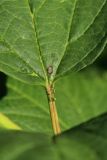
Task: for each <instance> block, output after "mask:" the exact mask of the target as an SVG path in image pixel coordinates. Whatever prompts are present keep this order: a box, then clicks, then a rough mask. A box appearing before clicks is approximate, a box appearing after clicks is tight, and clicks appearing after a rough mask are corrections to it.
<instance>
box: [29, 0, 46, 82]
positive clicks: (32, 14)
mask: <svg viewBox="0 0 107 160" xmlns="http://www.w3.org/2000/svg"><path fill="white" fill-rule="evenodd" d="M45 2H46V0H45V1H44V2H43V3H42V5H41V6H40V7H39V9H38V11H39V10H40V9H41V7H42V6H43V5H44V3H45ZM28 6H29V10H30V15H31V19H32V25H33V28H34V33H35V39H36V42H37V45H38V50H39V58H40V62H41V66H42V70H43V73H44V76H45V80H46V82H47V83H48V75H47V71H46V67H45V63H44V60H43V57H42V51H41V47H40V43H39V40H38V34H37V26H36V22H35V20H34V13H32V11H31V9H30V4H29V2H28Z"/></svg>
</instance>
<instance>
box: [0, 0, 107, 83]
mask: <svg viewBox="0 0 107 160" xmlns="http://www.w3.org/2000/svg"><path fill="white" fill-rule="evenodd" d="M106 15H107V1H106V0H96V1H94V0H90V1H86V0H82V1H78V0H47V1H46V0H29V1H28V0H21V1H19V0H1V1H0V70H1V71H3V72H5V73H6V74H8V75H10V76H12V77H14V78H17V79H19V80H21V81H24V82H27V83H30V84H41V85H45V81H47V80H48V79H50V80H51V81H53V80H54V79H57V78H58V77H60V76H63V75H64V74H67V73H69V72H71V71H75V70H76V71H77V70H80V69H82V68H83V67H85V66H87V65H88V64H90V63H92V62H93V61H94V60H95V59H96V58H97V57H98V56H99V54H100V53H101V52H102V50H103V49H104V47H105V45H106V41H107V18H106V17H107V16H106ZM50 67H51V73H50V72H48V71H49V68H50Z"/></svg>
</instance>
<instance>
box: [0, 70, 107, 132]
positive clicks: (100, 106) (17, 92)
mask: <svg viewBox="0 0 107 160" xmlns="http://www.w3.org/2000/svg"><path fill="white" fill-rule="evenodd" d="M7 87H8V94H7V96H6V97H5V98H4V99H3V100H2V101H0V112H1V116H0V125H1V126H2V127H4V128H9V129H10V128H13V129H15V128H16V129H23V130H27V131H34V132H44V133H48V134H53V132H52V127H51V121H50V116H49V106H48V103H47V97H46V93H45V90H44V88H42V87H40V86H38V87H35V86H28V85H26V84H24V83H21V82H19V81H16V80H13V79H11V78H9V79H8V83H7ZM90 89H91V90H90ZM106 90H107V74H106V73H104V74H103V75H100V74H99V73H97V72H96V71H89V72H83V73H79V74H75V75H71V76H68V77H66V78H63V79H61V80H59V81H58V82H57V83H56V90H55V94H56V97H57V98H56V105H57V109H58V115H59V121H60V124H61V129H62V131H65V130H67V129H69V128H71V127H74V126H76V125H78V124H80V123H82V122H85V121H87V120H88V119H91V118H93V117H96V116H97V115H100V114H101V113H104V112H106V111H107V92H106ZM87 102H88V103H87ZM5 116H6V117H7V118H9V122H8V120H7V118H6V117H5ZM10 121H11V122H10ZM9 124H10V125H9Z"/></svg>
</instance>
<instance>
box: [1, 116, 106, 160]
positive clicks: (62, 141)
mask: <svg viewBox="0 0 107 160" xmlns="http://www.w3.org/2000/svg"><path fill="white" fill-rule="evenodd" d="M106 133H107V114H105V115H102V116H100V117H97V118H96V119H93V120H91V121H89V122H87V123H84V124H82V125H80V126H77V127H76V128H73V129H71V130H70V131H68V132H66V133H64V134H63V135H61V136H58V137H54V138H52V139H51V137H49V136H46V135H44V134H40V133H39V134H37V133H36V134H33V133H26V132H18V131H14V132H13V131H8V132H7V131H0V159H2V160H29V159H31V160H35V159H40V160H50V159H52V160H61V159H63V160H70V159H72V160H83V159H87V160H106V159H107V152H106V148H107V141H106V138H107V134H106Z"/></svg>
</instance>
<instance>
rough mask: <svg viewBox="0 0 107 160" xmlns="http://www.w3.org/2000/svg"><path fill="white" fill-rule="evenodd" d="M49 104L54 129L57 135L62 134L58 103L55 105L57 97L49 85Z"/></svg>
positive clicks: (47, 89)
mask: <svg viewBox="0 0 107 160" xmlns="http://www.w3.org/2000/svg"><path fill="white" fill-rule="evenodd" d="M46 91H47V95H48V102H49V107H50V116H51V121H52V127H53V131H54V134H55V135H59V134H61V128H60V124H59V119H58V114H57V109H56V103H55V95H54V87H53V85H52V84H48V85H47V87H46Z"/></svg>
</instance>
